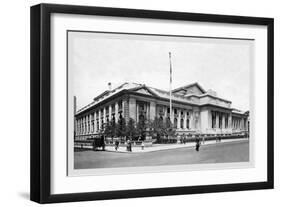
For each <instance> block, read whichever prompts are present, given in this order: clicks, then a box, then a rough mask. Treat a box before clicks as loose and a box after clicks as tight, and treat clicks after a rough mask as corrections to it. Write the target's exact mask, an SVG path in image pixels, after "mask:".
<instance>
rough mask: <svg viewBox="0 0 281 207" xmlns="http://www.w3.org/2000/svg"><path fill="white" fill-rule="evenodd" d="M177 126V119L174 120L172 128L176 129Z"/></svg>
mask: <svg viewBox="0 0 281 207" xmlns="http://www.w3.org/2000/svg"><path fill="white" fill-rule="evenodd" d="M177 124H178V119H177V118H174V128H177Z"/></svg>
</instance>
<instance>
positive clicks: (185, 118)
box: [183, 111, 187, 129]
mask: <svg viewBox="0 0 281 207" xmlns="http://www.w3.org/2000/svg"><path fill="white" fill-rule="evenodd" d="M183 113H184V114H183V117H184V118H183V128H184V129H186V128H187V126H186V121H187V112H186V111H184V112H183Z"/></svg>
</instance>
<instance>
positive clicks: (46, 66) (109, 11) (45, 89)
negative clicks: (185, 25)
mask: <svg viewBox="0 0 281 207" xmlns="http://www.w3.org/2000/svg"><path fill="white" fill-rule="evenodd" d="M52 13H67V14H83V15H99V16H113V17H134V18H148V19H165V20H181V21H194V22H210V23H212V22H218V23H232V24H247V25H264V26H267V35H268V36H267V45H268V47H267V60H268V62H267V75H268V79H267V116H268V117H267V127H268V131H267V181H266V182H249V183H237V184H221V185H220V184H219V185H204V186H185V187H168V188H154V189H138V190H121V191H106V192H86V193H74V194H51V193H50V188H51V184H50V180H51V179H50V178H51V177H50V176H51V175H50V170H51V169H50V165H51V161H50V150H51V143H50V129H51V128H50V125H51V124H50V123H51V114H50V107H51V90H50V89H51V85H50V80H51V74H50V66H51V65H50V58H51V56H50V52H51V50H50V30H51V28H50V15H51V14H52ZM30 25H31V36H30V42H31V45H30V47H31V57H30V62H31V74H30V75H31V100H30V101H31V106H30V107H31V115H30V116H31V129H30V130H31V137H30V138H31V139H30V142H31V151H30V162H31V168H30V171H31V174H30V199H31V200H32V201H35V202H38V203H54V202H70V201H89V200H104V199H120V198H135V197H147V196H167V195H180V194H195V193H211V192H224V191H242V190H256V189H272V188H273V186H274V185H273V183H274V182H273V177H274V147H273V134H274V103H273V102H274V101H273V100H274V71H273V67H274V66H273V62H274V60H273V56H274V55H273V52H274V49H273V47H274V42H273V39H274V31H273V28H274V20H273V19H272V18H260V17H245V16H227V15H213V14H195V13H181V12H168V11H152V10H135V9H120V8H103V7H89V6H72V5H56V4H39V5H35V6H32V7H31V22H30Z"/></svg>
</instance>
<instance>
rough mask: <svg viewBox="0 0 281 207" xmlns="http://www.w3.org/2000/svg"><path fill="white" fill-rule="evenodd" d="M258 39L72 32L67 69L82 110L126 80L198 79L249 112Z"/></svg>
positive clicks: (155, 83)
mask: <svg viewBox="0 0 281 207" xmlns="http://www.w3.org/2000/svg"><path fill="white" fill-rule="evenodd" d="M253 46H254V40H237V39H235V40H231V39H215V38H194V37H175V36H173V37H171V36H169V37H165V36H158V35H157V36H151V35H133V34H110V33H93V32H69V33H68V61H69V62H68V73H70V74H71V76H70V77H72V80H71V81H70V83H71V84H73V85H72V87H71V90H73V91H72V93H71V94H73V95H75V96H76V97H77V109H80V108H81V107H83V106H85V105H87V104H89V103H90V102H92V100H93V98H94V97H95V96H97V95H99V94H100V93H102V92H103V91H105V90H107V89H108V82H111V83H112V88H115V87H118V86H119V85H121V84H122V83H124V82H135V83H141V84H146V85H147V86H151V87H155V88H159V89H163V90H167V91H168V90H169V70H170V66H169V52H171V54H172V71H173V83H172V88H173V89H174V88H177V87H181V86H184V85H187V84H190V83H194V82H198V83H199V84H200V85H201V86H202V87H203V88H204V89H205V90H208V89H212V90H214V91H216V92H217V95H218V96H219V97H221V98H225V99H227V100H230V101H232V107H234V108H238V109H240V110H244V111H245V110H249V105H250V103H249V102H250V73H251V71H252V67H253V65H252V62H253V59H252V58H253Z"/></svg>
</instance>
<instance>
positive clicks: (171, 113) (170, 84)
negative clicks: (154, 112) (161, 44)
mask: <svg viewBox="0 0 281 207" xmlns="http://www.w3.org/2000/svg"><path fill="white" fill-rule="evenodd" d="M169 61H170V121H171V122H172V60H171V52H169Z"/></svg>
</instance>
